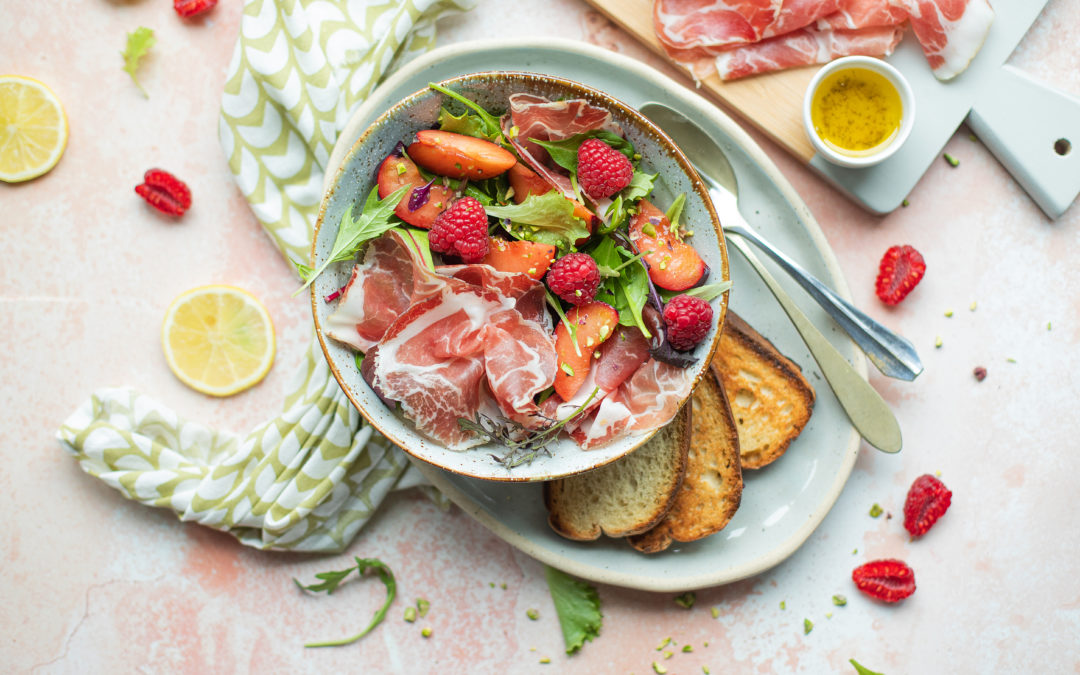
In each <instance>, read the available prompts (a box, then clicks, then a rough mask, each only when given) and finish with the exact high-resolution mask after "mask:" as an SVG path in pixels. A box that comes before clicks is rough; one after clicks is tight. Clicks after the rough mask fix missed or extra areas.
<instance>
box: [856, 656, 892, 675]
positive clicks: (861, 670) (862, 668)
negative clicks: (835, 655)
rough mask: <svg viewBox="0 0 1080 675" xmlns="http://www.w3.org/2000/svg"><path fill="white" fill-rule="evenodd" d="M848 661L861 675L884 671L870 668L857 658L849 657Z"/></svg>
mask: <svg viewBox="0 0 1080 675" xmlns="http://www.w3.org/2000/svg"><path fill="white" fill-rule="evenodd" d="M848 663H850V664H851V665H852V666H854V667H855V672H857V673H858V674H859V675H883V673H879V672H877V671H874V670H870V669H869V668H867V667H866V666H864V665H862V664H861V663H859V662H858V661H856V660H855V659H848Z"/></svg>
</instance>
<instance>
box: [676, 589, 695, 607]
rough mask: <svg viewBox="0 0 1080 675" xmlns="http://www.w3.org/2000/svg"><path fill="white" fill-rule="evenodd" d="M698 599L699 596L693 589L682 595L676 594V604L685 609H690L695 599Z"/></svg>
mask: <svg viewBox="0 0 1080 675" xmlns="http://www.w3.org/2000/svg"><path fill="white" fill-rule="evenodd" d="M695 600H697V596H696V595H695V594H694V592H693V591H687V592H686V593H683V594H682V595H676V596H675V604H676V605H678V606H679V607H682V608H683V609H690V608H691V607H693V606H694V601H695Z"/></svg>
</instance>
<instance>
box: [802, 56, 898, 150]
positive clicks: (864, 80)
mask: <svg viewBox="0 0 1080 675" xmlns="http://www.w3.org/2000/svg"><path fill="white" fill-rule="evenodd" d="M914 120H915V96H914V94H913V93H912V91H911V85H909V84H908V82H907V80H906V79H904V76H903V75H902V74H901V73H900V71H898V70H897V69H896V68H894V67H892V66H891V65H889V64H888V63H886V62H885V61H882V60H881V59H876V58H872V57H869V56H845V57H844V58H841V59H837V60H835V61H832V62H831V63H828V64H826V65H825V66H824V67H822V68H821V70H819V71H818V72H817V74H816V75H815V76H814V78H813V80H811V81H810V86H809V87H808V88H807V90H806V96H805V97H803V126H804V127H805V128H806V135H807V136H808V137H809V138H810V144H811V145H813V146H814V150H816V151H817V154H818V155H819V156H820V157H821V158H822V159H824V160H826V161H828V162H830V163H832V164H837V165H839V166H843V167H847V168H849V169H860V168H865V167H870V166H873V165H875V164H879V163H881V162H883V161H885V160H886V159H888V158H889V157H891V156H892V155H893V154H894V153H896V152H897V151H898V150H899V149H900V146H901V145H903V144H904V141H906V140H907V137H908V136H909V135H910V134H911V129H912V127H913V126H914Z"/></svg>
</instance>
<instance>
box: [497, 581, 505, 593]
mask: <svg viewBox="0 0 1080 675" xmlns="http://www.w3.org/2000/svg"><path fill="white" fill-rule="evenodd" d="M499 588H501V589H503V590H504V591H505V590H506V582H505V581H504V582H502V583H501V584H499Z"/></svg>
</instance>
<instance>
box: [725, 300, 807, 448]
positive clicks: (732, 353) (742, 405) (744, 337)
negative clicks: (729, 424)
mask: <svg viewBox="0 0 1080 675" xmlns="http://www.w3.org/2000/svg"><path fill="white" fill-rule="evenodd" d="M712 368H713V371H714V372H715V373H716V374H717V375H718V376H719V377H720V382H721V383H722V384H723V385H724V391H725V392H726V393H727V397H728V401H729V402H730V403H731V412H732V413H733V414H734V416H735V426H736V428H737V429H738V432H739V452H740V456H741V459H742V468H744V469H760V468H761V467H763V466H765V465H767V464H769V463H771V462H774V461H776V459H777V458H778V457H779V456H780V455H782V454H784V452H785V451H786V450H787V448H788V446H789V445H790V444H791V442H792V441H793V440H795V439H796V438H797V437H798V436H799V434H800V433H802V430H803V427H805V426H806V423H807V422H809V421H810V414H811V413H812V412H813V411H814V399H815V395H814V388H813V387H811V386H810V383H809V382H807V380H806V378H805V377H804V376H803V374H802V370H801V369H800V368H799V366H798V365H797V364H796V363H795V362H794V361H792V360H791V359H789V358H787V357H786V356H784V355H783V354H781V353H780V352H779V351H777V349H776V347H774V346H773V344H772V343H771V342H769V341H768V340H766V339H765V338H764V337H762V336H761V334H759V333H758V332H757V331H756V330H754V329H753V328H751V327H750V326H749V325H748V324H747V323H746V322H745V321H743V320H742V319H741V318H739V316H738V315H737V314H735V312H732V311H731V310H730V309H729V310H728V312H727V318H726V319H725V320H724V332H723V334H722V335H721V337H720V345H719V347H717V350H716V355H715V356H714V357H713V360H712Z"/></svg>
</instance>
